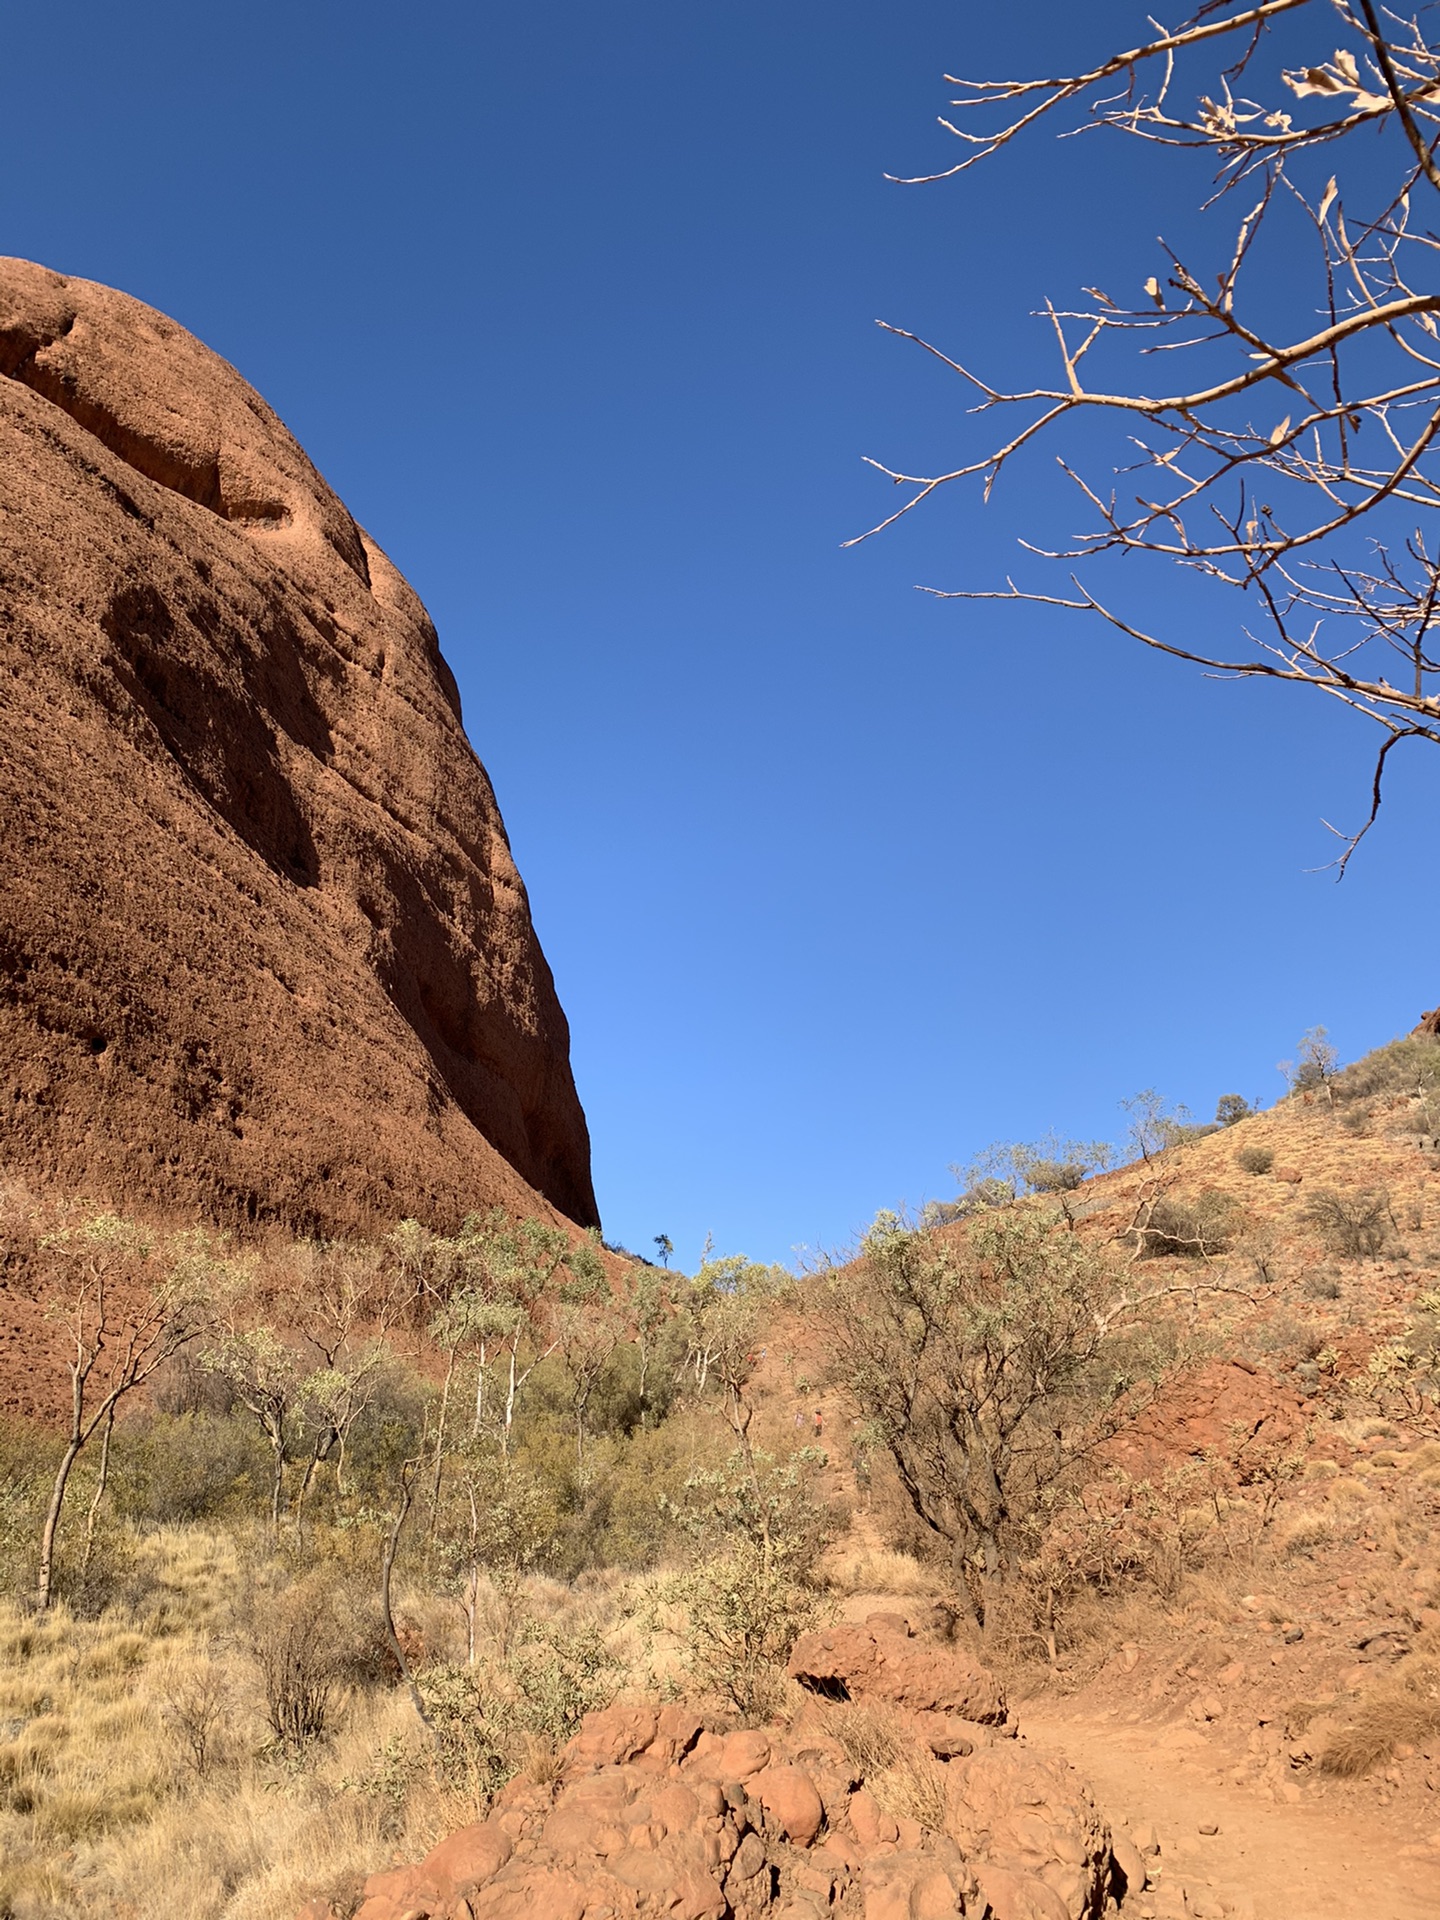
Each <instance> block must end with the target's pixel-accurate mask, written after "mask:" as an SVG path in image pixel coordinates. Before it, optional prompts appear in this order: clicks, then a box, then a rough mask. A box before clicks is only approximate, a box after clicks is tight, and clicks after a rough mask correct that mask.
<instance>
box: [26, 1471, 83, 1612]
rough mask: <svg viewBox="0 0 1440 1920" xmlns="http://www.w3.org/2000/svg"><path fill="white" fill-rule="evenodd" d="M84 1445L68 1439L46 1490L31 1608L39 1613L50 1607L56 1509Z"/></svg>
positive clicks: (63, 1500) (62, 1502) (57, 1517)
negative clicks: (47, 1499) (33, 1600)
mask: <svg viewBox="0 0 1440 1920" xmlns="http://www.w3.org/2000/svg"><path fill="white" fill-rule="evenodd" d="M84 1444H85V1443H84V1441H83V1440H81V1439H80V1438H79V1437H78V1435H77V1436H75V1437H73V1438H72V1439H71V1441H70V1443H69V1445H68V1446H67V1447H66V1449H65V1451H64V1453H63V1454H62V1455H61V1456H60V1465H59V1466H58V1467H57V1468H56V1470H55V1484H54V1486H53V1487H52V1488H51V1489H50V1504H49V1506H48V1507H47V1508H46V1510H45V1525H44V1527H43V1528H42V1529H41V1533H40V1571H39V1574H38V1576H37V1578H36V1582H35V1604H36V1606H37V1607H38V1608H39V1610H40V1611H41V1612H42V1613H43V1612H44V1611H45V1609H46V1608H47V1607H48V1606H49V1604H50V1588H51V1583H52V1579H53V1574H54V1566H55V1532H56V1529H57V1528H58V1527H59V1525H60V1509H61V1507H63V1506H64V1504H65V1488H66V1486H67V1485H68V1484H69V1480H70V1469H71V1468H72V1467H73V1466H74V1464H75V1462H76V1460H77V1459H78V1458H79V1454H80V1449H81V1447H82V1446H83V1445H84Z"/></svg>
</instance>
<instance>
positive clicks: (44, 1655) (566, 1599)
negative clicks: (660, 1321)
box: [0, 1529, 646, 1920]
mask: <svg viewBox="0 0 1440 1920" xmlns="http://www.w3.org/2000/svg"><path fill="white" fill-rule="evenodd" d="M242 1545H243V1543H242ZM141 1551H143V1553H144V1554H145V1555H146V1556H147V1558H148V1559H149V1560H151V1561H153V1563H154V1564H153V1565H152V1566H151V1567H150V1569H149V1570H150V1571H151V1572H152V1573H153V1574H154V1575H155V1584H156V1585H157V1586H158V1589H159V1591H160V1600H159V1602H158V1603H157V1604H155V1605H151V1606H148V1609H147V1617H146V1619H145V1620H144V1621H141V1622H140V1623H138V1624H131V1623H129V1622H125V1621H118V1620H111V1619H101V1620H98V1621H84V1620H77V1619H74V1618H72V1617H71V1616H70V1615H69V1614H68V1613H66V1612H65V1611H64V1609H63V1608H57V1609H56V1610H55V1611H54V1612H52V1613H51V1614H50V1615H48V1616H46V1617H45V1618H44V1619H41V1620H37V1619H35V1618H32V1617H26V1616H24V1615H22V1614H20V1613H19V1612H17V1611H16V1610H14V1609H13V1608H3V1607H0V1915H5V1916H6V1920H113V1917H114V1916H115V1915H116V1914H144V1915H145V1920H291V1917H292V1916H293V1914H294V1913H295V1911H296V1909H297V1908H298V1907H299V1906H300V1905H302V1904H303V1903H304V1901H305V1900H307V1899H309V1898H311V1897H312V1896H314V1895H317V1894H323V1895H325V1896H327V1897H330V1896H338V1897H341V1898H342V1899H343V1898H348V1897H351V1896H353V1895H354V1894H355V1893H356V1892H358V1889H359V1886H360V1884H361V1882H362V1881H363V1879H364V1877H365V1876H366V1875H367V1874H370V1873H373V1872H375V1871H376V1870H377V1869H379V1868H382V1867H385V1866H388V1865H389V1864H390V1862H391V1860H392V1859H394V1858H403V1859H413V1858H416V1857H418V1856H419V1855H421V1854H423V1853H425V1852H427V1851H428V1850H429V1848H430V1847H432V1846H433V1845H435V1844H436V1842H437V1841H439V1840H441V1839H443V1838H444V1837H445V1835H446V1834H448V1833H451V1832H453V1831H454V1830H455V1828H456V1827H459V1826H463V1825H465V1824H466V1823H467V1822H468V1821H470V1820H472V1819H474V1818H475V1817H476V1814H477V1812H478V1811H480V1808H479V1804H478V1801H477V1800H476V1798H475V1797H474V1795H473V1794H470V1793H467V1792H465V1791H464V1790H462V1789H460V1788H457V1787H456V1786H455V1785H454V1784H453V1783H449V1782H447V1781H446V1780H445V1779H444V1778H442V1777H439V1776H438V1775H437V1772H436V1769H435V1766H434V1764H433V1749H432V1748H431V1747H430V1745H429V1743H428V1739H427V1737H426V1736H425V1734H424V1732H423V1729H422V1728H421V1727H420V1724H419V1722H418V1720H417V1718H416V1716H415V1713H414V1710H413V1708H412V1707H411V1705H410V1703H409V1700H408V1697H407V1696H406V1695H405V1694H404V1693H403V1692H401V1691H398V1690H397V1691H394V1692H391V1691H387V1690H379V1691H373V1690H372V1691H364V1690H360V1691H351V1692H349V1693H345V1694H343V1695H342V1697H341V1698H340V1700H339V1701H338V1703H337V1711H336V1714H335V1716H334V1731H333V1733H332V1734H331V1735H330V1736H329V1737H327V1738H325V1739H323V1740H321V1741H317V1742H315V1743H313V1744H312V1745H310V1746H309V1747H307V1748H306V1749H304V1750H303V1752H302V1753H300V1754H299V1755H289V1756H286V1755H284V1754H281V1753H277V1752H276V1751H275V1750H274V1749H273V1747H271V1746H270V1745H269V1744H268V1735H269V1729H268V1726H267V1724H266V1720H265V1713H264V1702H263V1699H262V1697H261V1693H260V1689H259V1684H258V1680H257V1675H256V1670H255V1667H254V1663H253V1662H252V1661H251V1660H250V1658H249V1657H248V1656H247V1655H246V1653H245V1651H244V1648H243V1646H242V1645H241V1644H240V1642H239V1640H238V1639H237V1638H236V1637H235V1636H234V1635H233V1633H232V1632H231V1631H230V1630H229V1624H228V1623H229V1605H230V1600H231V1597H232V1595H233V1594H234V1592H235V1590H236V1588H237V1586H238V1585H239V1584H240V1583H241V1582H242V1580H243V1579H244V1572H243V1569H242V1567H241V1566H240V1565H239V1563H238V1561H237V1548H236V1546H235V1544H234V1543H233V1542H232V1541H231V1540H230V1539H229V1538H228V1537H227V1536H224V1535H219V1534H216V1535H211V1534H207V1533H204V1532H202V1531H200V1530H198V1529H190V1530H183V1531H176V1532H173V1533H164V1534H160V1535H155V1536H151V1537H150V1538H149V1539H147V1540H145V1541H144V1542H142V1543H141ZM531 1585H533V1591H531V1590H530V1586H531ZM398 1602H399V1604H398V1607H397V1611H399V1612H400V1613H401V1614H402V1615H405V1616H407V1617H408V1618H410V1619H411V1620H413V1621H414V1622H415V1623H416V1625H417V1626H419V1627H420V1629H421V1631H422V1632H423V1634H424V1637H425V1639H426V1642H427V1643H428V1644H429V1645H430V1646H431V1647H432V1649H434V1650H435V1651H437V1652H439V1653H441V1654H442V1655H445V1656H448V1657H451V1658H457V1657H458V1658H463V1651H462V1650H461V1649H462V1637H461V1627H462V1623H461V1622H460V1618H459V1611H458V1609H457V1608H455V1607H454V1606H449V1607H447V1606H446V1605H445V1604H444V1603H443V1602H441V1601H439V1600H437V1599H435V1598H434V1596H427V1595H425V1594H421V1593H401V1594H400V1595H399V1596H398ZM523 1603H524V1606H525V1608H526V1610H527V1611H528V1612H530V1613H531V1614H534V1615H554V1616H557V1617H558V1616H561V1615H563V1617H564V1618H565V1619H566V1620H567V1621H568V1620H571V1619H572V1618H573V1619H574V1620H575V1621H576V1622H577V1623H578V1622H582V1621H585V1620H589V1619H598V1618H600V1617H602V1616H604V1617H608V1618H612V1619H617V1620H619V1621H620V1623H621V1624H620V1626H619V1628H618V1629H617V1632H616V1633H615V1635H614V1636H612V1637H613V1638H614V1639H615V1641H616V1651H617V1654H618V1657H619V1658H620V1661H621V1663H622V1665H625V1666H627V1667H628V1666H629V1663H630V1661H631V1660H632V1659H633V1660H634V1661H635V1663H636V1666H637V1669H638V1668H639V1667H640V1666H641V1665H642V1664H643V1662H642V1655H643V1654H644V1652H645V1651H646V1649H645V1648H644V1645H643V1642H642V1640H641V1639H640V1637H639V1634H638V1629H636V1628H635V1626H634V1623H633V1621H630V1620H629V1616H630V1615H631V1614H633V1612H634V1605H633V1595H629V1594H628V1593H626V1594H621V1593H616V1594H608V1593H604V1592H600V1591H596V1592H595V1593H592V1594H578V1595H577V1594H576V1593H575V1592H574V1591H572V1590H568V1589H565V1588H562V1587H558V1586H555V1585H554V1583H551V1582H544V1581H536V1582H534V1583H529V1584H527V1589H526V1592H525V1594H524V1596H523ZM494 1604H495V1605H498V1604H499V1600H498V1596H496V1597H494ZM636 1677H638V1672H637V1676H636ZM212 1695H213V1696H215V1697H217V1698H218V1700H219V1703H220V1706H219V1711H218V1712H215V1713H212V1714H211V1724H210V1735H209V1740H208V1743H207V1746H206V1751H205V1753H204V1756H203V1761H202V1759H201V1757H200V1756H199V1755H197V1752H196V1749H195V1744H194V1741H193V1740H192V1739H191V1738H190V1737H189V1725H190V1722H189V1720H188V1719H187V1711H186V1709H187V1703H191V1704H193V1701H194V1699H195V1698H196V1697H197V1696H199V1697H200V1698H202V1700H203V1699H209V1698H210V1697H211V1696H212ZM192 1717H193V1716H192ZM7 1735H8V1737H5V1736H7ZM526 1761H527V1768H528V1770H530V1771H532V1772H533V1773H535V1774H536V1775H537V1777H538V1776H541V1775H543V1774H544V1773H545V1772H546V1770H547V1769H548V1768H553V1765H554V1752H553V1748H551V1747H549V1746H547V1745H546V1744H545V1743H544V1742H541V1741H539V1740H536V1741H533V1742H532V1743H531V1749H530V1750H529V1751H528V1752H527V1755H526Z"/></svg>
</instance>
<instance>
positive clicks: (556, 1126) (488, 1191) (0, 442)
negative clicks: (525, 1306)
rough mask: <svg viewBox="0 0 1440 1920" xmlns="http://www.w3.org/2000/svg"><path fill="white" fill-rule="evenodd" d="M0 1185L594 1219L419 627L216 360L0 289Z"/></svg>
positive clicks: (546, 1007) (538, 995) (553, 1068)
mask: <svg viewBox="0 0 1440 1920" xmlns="http://www.w3.org/2000/svg"><path fill="white" fill-rule="evenodd" d="M0 375H3V378H0V730H3V741H4V751H3V754H0V823H3V847H4V856H5V872H4V884H3V887H0V1115H3V1120H0V1170H3V1171H4V1172H7V1173H10V1174H12V1175H15V1174H18V1175H21V1176H23V1177H28V1178H34V1179H38V1180H40V1181H43V1182H45V1183H58V1184H63V1185H64V1186H65V1187H66V1188H67V1189H68V1190H70V1191H78V1192H85V1193H88V1194H91V1195H93V1196H95V1197H97V1198H104V1199H110V1200H114V1201H123V1203H125V1204H127V1205H131V1204H134V1205H141V1204H147V1203H148V1204H152V1205H158V1206H161V1207H165V1208H171V1209H177V1210H178V1209H183V1210H187V1211H190V1212H194V1211H195V1210H197V1209H198V1210H199V1211H201V1212H203V1213H205V1214H207V1215H209V1216H211V1217H213V1218H215V1219H217V1220H220V1221H222V1222H239V1223H243V1222H245V1221H262V1222H263V1221H275V1222H277V1223H280V1224H283V1225H285V1226H287V1227H289V1228H291V1229H294V1230H299V1231H303V1232H316V1231H319V1232H348V1231H355V1230H361V1231H373V1230H375V1229H377V1228H380V1227H383V1226H385V1225H387V1224H389V1223H391V1222H393V1221H394V1220H396V1219H398V1218H400V1217H401V1216H403V1215H407V1214H413V1215H417V1216H419V1217H422V1218H426V1219H427V1220H429V1221H430V1222H431V1223H432V1224H436V1225H440V1226H443V1225H446V1224H448V1223H452V1222H454V1221H456V1220H458V1219H459V1218H460V1217H461V1216H462V1215H463V1214H464V1213H466V1212H468V1211H471V1210H473V1209H475V1208H476V1207H480V1206H484V1205H487V1204H500V1205H504V1206H506V1207H507V1208H510V1209H511V1210H520V1209H528V1208H532V1207H535V1206H536V1205H537V1201H536V1195H537V1193H538V1194H539V1195H542V1196H544V1199H545V1200H546V1201H548V1202H549V1203H550V1204H551V1205H552V1206H553V1207H554V1208H555V1209H557V1210H558V1211H559V1212H560V1213H561V1214H563V1215H565V1216H567V1217H568V1218H569V1219H571V1220H573V1221H577V1222H580V1223H581V1224H585V1225H589V1224H592V1223H594V1222H595V1219H596V1211H595V1199H594V1193H593V1190H592V1187H591V1182H590V1164H589V1141H588V1136H587V1133H586V1127H585V1118H584V1115H583V1113H582V1111H581V1108H580V1103H579V1100H578V1098H577V1096H576V1092H575V1087H574V1083H573V1080H572V1078H571V1073H570V1065H569V1034H568V1029H567V1027H566V1023H565V1018H564V1015H563V1013H562V1012H561V1010H560V1006H559V1002H558V1001H557V999H556V996H555V990H554V985H553V982H552V979H551V975H550V970H549V968H548V966H547V965H546V962H545V958H544V956H543V954H542V953H541V951H540V947H539V944H538V942H537V940H536V937H535V932H534V929H533V927H532V925H531V921H530V911H529V906H528V903H527V900H526V896H525V890H524V887H523V886H522V884H521V881H520V877H519V874H518V873H517V871H516V868H515V864H514V861H513V859H512V858H511V854H510V848H509V845H508V842H507V840H506V837H505V830H504V826H503V824H502V822H501V819H500V814H499V810H498V808H497V806H496V803H495V797H494V794H493V792H492V791H491V787H490V783H489V781H488V779H487V777H486V775H485V771H484V769H483V768H482V767H481V765H480V763H479V761H478V760H477V759H476V757H475V754H474V752H473V751H472V749H471V747H470V744H469V742H468V741H467V739H466V737H465V733H464V730H463V727H462V725H461V718H460V704H459V699H458V696H457V693H456V688H455V682H454V680H453V678H452V676H451V674H450V671H449V669H448V667H447V666H446V664H445V662H444V660H443V659H442V658H441V656H440V651H439V645H438V642H437V639H436V635H435V630H434V628H433V626H432V625H431V623H430V620H429V618H428V616H427V615H426V612H425V609H424V608H423V607H422V606H421V604H420V602H419V600H418V599H417V598H416V596H415V594H414V592H413V591H412V590H411V588H410V587H409V586H408V585H407V584H406V582H405V581H404V580H403V579H402V578H401V576H400V575H399V573H397V571H396V570H395V568H394V567H393V566H391V564H390V562H389V561H388V560H387V559H386V558H385V556H384V555H383V554H382V553H381V552H380V551H379V549H378V548H377V547H376V546H375V544H374V543H373V542H372V541H371V540H370V539H369V538H368V537H367V535H366V534H364V533H363V532H362V531H361V529H360V528H359V527H358V526H357V525H356V524H355V522H354V521H353V520H352V519H351V517H350V515H349V513H348V512H347V511H346V510H345V507H344V506H343V505H342V503H341V502H340V501H339V499H337V498H336V496H335V494H334V493H332V492H331V490H330V488H329V487H328V486H327V485H326V484H325V482H324V481H323V480H322V479H321V478H320V476H319V474H318V473H317V472H316V471H315V469H314V468H313V467H312V466H311V464H310V462H309V461H308V460H307V458H306V457H305V454H304V453H303V452H302V450H301V449H300V447H299V446H298V445H297V444H296V442H295V441H294V439H293V438H292V437H291V435H290V434H289V433H288V432H287V431H286V429H285V427H284V426H283V425H282V424H281V422H280V421H279V420H278V419H277V418H276V416H275V415H274V414H273V413H272V412H271V411H270V409H269V408H268V407H267V406H266V405H265V403H264V402H263V401H262V400H261V399H260V398H259V397H258V395H257V394H255V393H254V392H253V391H252V389H251V388H250V387H249V386H248V385H247V384H246V383H245V381H244V380H242V379H241V378H240V376H239V375H238V374H237V373H236V372H235V370H234V369H233V368H232V367H231V366H229V365H228V364H227V363H226V362H225V361H223V360H222V359H220V358H219V356H218V355H216V354H214V353H212V352H210V350H209V349H208V348H206V347H205V346H203V345H202V344H201V343H200V342H199V341H197V340H196V339H194V338H193V337H192V336H191V335H190V334H188V333H186V332H185V331H184V330H183V329H182V328H181V327H179V326H177V325H175V323H174V322H173V321H170V320H167V319H166V318H164V316H163V315H161V314H159V313H156V312H155V311H154V310H153V309H151V308H149V307H146V306H143V305H142V304H141V303H140V302H139V301H138V300H134V299H131V298H129V297H128V296H127V295H124V294H121V293H116V292H112V291H111V290H110V289H108V288H105V287H101V286H96V285H94V284H92V283H90V282H88V281H83V280H74V279H67V278H64V277H62V276H61V275H60V274H57V273H51V272H49V271H47V270H46V269H45V268H43V267H39V266H34V265H31V264H30V263H28V262H26V261H21V260H0Z"/></svg>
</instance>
